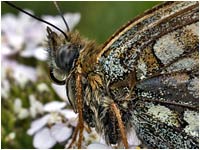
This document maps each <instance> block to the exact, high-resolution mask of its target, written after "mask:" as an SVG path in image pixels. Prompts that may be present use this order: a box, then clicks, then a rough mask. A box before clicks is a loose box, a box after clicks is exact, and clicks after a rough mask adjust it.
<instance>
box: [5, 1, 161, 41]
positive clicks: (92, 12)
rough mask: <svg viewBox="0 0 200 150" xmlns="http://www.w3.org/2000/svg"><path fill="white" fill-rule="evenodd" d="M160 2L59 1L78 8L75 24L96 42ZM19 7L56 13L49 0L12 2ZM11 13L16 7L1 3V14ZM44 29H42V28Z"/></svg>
mask: <svg viewBox="0 0 200 150" xmlns="http://www.w3.org/2000/svg"><path fill="white" fill-rule="evenodd" d="M158 3H161V2H153V1H145V2H137V1H132V2H128V1H127V2H120V1H118V2H106V1H95V2H93V1H91V2H89V1H85V2H84V1H79V2H70V1H69V2H66V1H65V2H64V1H60V2H59V5H60V7H61V9H62V11H63V13H64V12H79V13H80V14H81V21H80V23H79V24H78V26H77V27H76V29H77V30H79V31H80V33H81V34H82V35H84V36H85V37H88V38H89V39H94V40H96V41H97V42H98V43H103V42H105V40H106V39H108V38H109V37H110V36H111V35H112V34H113V33H114V32H115V31H116V30H117V29H118V28H120V27H121V26H122V25H123V24H125V23H127V22H128V21H129V20H131V19H133V18H134V17H135V16H136V15H138V14H141V13H142V12H144V11H145V10H147V9H150V8H151V7H153V6H154V5H156V4H158ZM14 4H16V5H17V6H20V7H21V8H24V9H25V8H26V9H30V10H33V12H34V13H35V14H36V15H37V16H40V15H44V14H46V15H58V12H57V10H56V8H55V6H54V5H53V2H49V1H47V2H41V1H40V2H37V1H33V2H25V1H24V2H14ZM8 12H9V13H15V14H17V13H18V11H17V10H14V9H13V8H10V7H9V6H7V5H5V4H4V3H2V14H5V13H8ZM44 32H45V31H44Z"/></svg>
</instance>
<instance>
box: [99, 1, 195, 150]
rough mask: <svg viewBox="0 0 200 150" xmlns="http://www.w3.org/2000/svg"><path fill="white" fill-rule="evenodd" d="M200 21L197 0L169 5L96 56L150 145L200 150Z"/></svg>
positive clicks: (114, 92) (126, 28)
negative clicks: (199, 117) (199, 133)
mask: <svg viewBox="0 0 200 150" xmlns="http://www.w3.org/2000/svg"><path fill="white" fill-rule="evenodd" d="M198 21H199V4H198V2H167V3H164V4H161V5H159V6H157V7H155V8H153V9H152V10H149V11H147V12H145V13H144V14H143V15H142V16H139V17H136V19H134V20H133V21H131V22H129V23H128V24H127V25H125V26H124V27H122V28H121V29H120V30H119V31H118V32H116V33H115V34H114V35H113V36H112V37H111V38H110V39H109V40H108V41H107V42H106V44H105V45H104V46H103V50H102V51H100V53H99V54H98V58H99V59H98V62H99V64H100V65H99V66H100V67H99V68H100V71H101V72H103V73H104V75H105V78H106V79H105V80H106V81H108V82H109V86H108V88H109V91H110V93H111V94H110V95H112V96H113V99H115V101H116V103H119V100H120V102H121V103H123V102H122V100H123V99H124V101H126V98H127V97H129V98H128V99H129V100H130V99H131V102H129V104H130V105H129V106H128V107H127V108H128V110H127V111H131V113H132V120H131V122H132V124H133V125H134V126H135V129H136V132H137V134H138V136H139V138H140V139H141V140H142V141H143V143H144V144H146V145H147V146H148V147H151V148H198V141H199V140H198V139H199V137H198V128H199V125H198V107H199V102H198V99H199V96H198V93H199V90H198V83H199V81H198V78H199V74H198V72H199V71H198V68H199V65H198V62H199V61H198V57H199V54H198V49H199V36H198V31H199V24H198ZM127 95H128V96H127ZM130 97H131V98H130ZM122 107H123V106H122ZM122 117H123V115H122ZM124 120H125V119H124ZM125 122H126V121H125Z"/></svg>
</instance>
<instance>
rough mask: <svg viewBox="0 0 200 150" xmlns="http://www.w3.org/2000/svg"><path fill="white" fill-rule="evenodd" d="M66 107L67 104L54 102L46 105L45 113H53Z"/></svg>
mask: <svg viewBox="0 0 200 150" xmlns="http://www.w3.org/2000/svg"><path fill="white" fill-rule="evenodd" d="M65 106H66V103H65V102H59V101H53V102H49V103H47V104H45V105H44V111H46V112H53V111H59V110H61V109H62V108H64V107H65Z"/></svg>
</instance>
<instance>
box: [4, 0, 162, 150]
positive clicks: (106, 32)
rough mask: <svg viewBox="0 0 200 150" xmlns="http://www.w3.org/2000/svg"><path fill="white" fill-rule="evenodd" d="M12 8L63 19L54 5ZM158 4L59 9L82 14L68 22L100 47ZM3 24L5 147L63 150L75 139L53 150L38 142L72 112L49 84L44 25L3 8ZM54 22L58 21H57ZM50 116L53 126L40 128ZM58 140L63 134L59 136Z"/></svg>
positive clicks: (68, 4) (82, 5)
mask: <svg viewBox="0 0 200 150" xmlns="http://www.w3.org/2000/svg"><path fill="white" fill-rule="evenodd" d="M13 3H14V4H15V5H17V6H19V7H21V8H23V9H28V10H31V11H32V12H33V13H34V14H35V15H37V16H40V17H44V15H45V16H46V18H48V17H51V16H52V17H53V16H55V15H58V12H57V10H56V8H55V6H54V5H53V2H49V1H46V2H42V1H39V2H37V1H32V2H31V1H28V2H25V1H21V2H13ZM158 3H160V2H150V1H148V2H147V1H145V2H136V1H128V2H119V1H118V2H105V1H104V2H103V1H102V2H100V1H95V2H92V1H91V2H88V1H87V2H83V1H80V2H69V1H60V2H59V5H60V7H61V9H62V11H63V13H67V12H70V13H78V14H80V15H79V16H77V15H75V16H74V17H76V18H77V19H76V20H73V16H69V18H70V17H71V21H72V22H74V24H73V25H71V26H72V27H73V28H75V29H76V30H78V31H79V32H80V33H81V35H82V36H85V37H87V38H89V39H91V40H96V42H97V43H98V44H101V43H104V42H105V41H106V40H107V39H108V38H109V37H110V36H111V35H112V34H113V33H114V32H115V31H116V30H117V29H119V28H120V27H121V26H122V25H123V24H125V23H127V22H128V21H129V20H131V19H133V18H134V17H135V16H137V15H138V14H141V13H143V12H144V11H145V10H147V9H150V8H151V7H153V6H155V5H156V4H158ZM10 14H14V16H13V15H10ZM1 18H2V20H1V27H2V28H1V104H2V105H1V144H2V145H1V146H2V148H23V149H25V148H64V145H65V144H66V142H65V141H66V140H67V139H69V138H70V136H68V137H63V139H59V138H56V135H55V137H54V139H51V140H52V143H51V144H49V143H45V141H42V142H44V144H45V146H48V147H45V146H43V145H41V143H39V144H38V140H39V141H41V139H38V135H39V131H41V130H42V129H44V128H45V129H48V131H50V128H51V127H52V126H53V125H55V124H56V123H57V122H59V123H65V124H66V122H63V121H60V120H59V119H57V118H59V117H60V118H61V120H62V117H63V114H62V112H68V111H69V110H71V107H70V105H69V103H68V102H67V99H66V97H65V89H64V88H63V87H57V86H56V85H53V84H52V83H51V81H50V79H49V78H48V65H47V63H46V61H47V58H46V57H45V56H43V54H42V53H41V49H45V48H42V47H43V42H44V40H45V39H43V37H45V36H46V30H45V28H41V27H40V24H42V23H37V21H36V22H35V21H34V19H30V18H27V16H25V15H20V14H19V11H18V10H15V9H14V8H11V7H10V6H8V5H7V4H5V3H3V2H2V3H1ZM51 19H52V18H51ZM79 19H80V20H79ZM52 20H54V21H56V20H57V18H55V19H54V18H53V19H52ZM68 21H69V20H68ZM76 24H77V25H76ZM75 25H76V26H75ZM44 26H46V25H44ZM29 33H30V34H29ZM30 35H31V36H30ZM41 37H42V38H41ZM40 40H41V41H40ZM52 102H54V103H52ZM63 102H64V104H63ZM52 106H53V109H52ZM55 107H56V108H58V109H55ZM55 112H56V113H55ZM58 112H59V113H58ZM47 114H48V115H49V114H51V115H52V114H54V118H53V121H52V120H51V122H49V121H46V122H45V123H43V124H42V125H41V124H39V123H38V124H39V125H38V126H36V125H35V124H37V123H36V122H37V121H38V120H39V119H40V118H42V117H44V116H47ZM55 114H56V115H57V116H56V117H57V118H56V119H55ZM61 114H62V115H61ZM68 114H69V113H68ZM66 118H67V120H70V119H71V118H70V117H69V116H65V119H66ZM48 120H49V119H48ZM34 121H36V122H34ZM38 122H39V121H38ZM67 126H68V127H69V128H70V127H71V126H73V125H69V123H67ZM36 128H37V129H36ZM65 129H66V128H65ZM70 129H71V128H70ZM45 131H46V130H45ZM69 131H71V130H69ZM70 133H71V132H70ZM40 134H41V132H40ZM54 134H55V132H54ZM59 134H61V133H58V134H57V135H59ZM39 137H42V136H39ZM60 137H62V135H60ZM55 139H56V140H55ZM51 140H49V141H51ZM63 143H64V144H63ZM48 144H49V145H48Z"/></svg>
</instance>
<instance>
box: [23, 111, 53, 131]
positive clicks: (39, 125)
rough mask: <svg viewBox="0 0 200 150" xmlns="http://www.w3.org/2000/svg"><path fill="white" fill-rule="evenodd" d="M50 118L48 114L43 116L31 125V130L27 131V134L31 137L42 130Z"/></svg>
mask: <svg viewBox="0 0 200 150" xmlns="http://www.w3.org/2000/svg"><path fill="white" fill-rule="evenodd" d="M49 118H50V114H47V115H45V116H43V117H42V118H39V119H37V120H35V121H33V122H32V123H31V128H30V129H28V131H27V133H28V135H33V134H35V133H36V132H37V131H39V130H40V129H42V128H43V127H44V126H45V125H46V124H47V123H48V119H49Z"/></svg>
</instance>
